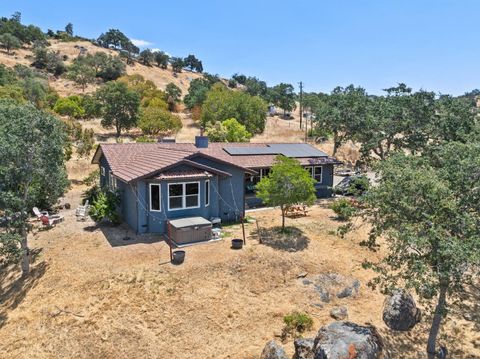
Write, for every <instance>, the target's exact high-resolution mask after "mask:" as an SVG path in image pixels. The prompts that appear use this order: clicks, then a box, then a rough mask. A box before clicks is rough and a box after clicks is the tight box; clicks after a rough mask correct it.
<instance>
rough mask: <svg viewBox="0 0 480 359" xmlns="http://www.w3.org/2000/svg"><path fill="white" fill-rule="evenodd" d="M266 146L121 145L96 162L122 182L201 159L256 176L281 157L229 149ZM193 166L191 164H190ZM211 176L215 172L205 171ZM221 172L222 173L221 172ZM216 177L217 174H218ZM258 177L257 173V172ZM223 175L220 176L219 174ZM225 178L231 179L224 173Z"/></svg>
mask: <svg viewBox="0 0 480 359" xmlns="http://www.w3.org/2000/svg"><path fill="white" fill-rule="evenodd" d="M267 146H268V144H265V143H228V144H227V143H219V142H213V143H209V145H208V148H197V147H195V145H194V144H193V143H121V144H117V143H115V144H102V145H100V146H99V148H98V149H97V152H96V153H95V156H94V158H93V160H92V162H93V163H98V162H99V160H100V156H101V154H102V153H103V155H104V156H105V157H106V159H107V161H108V163H109V165H110V167H111V170H112V172H113V174H114V175H115V176H117V177H118V178H120V179H122V180H124V181H127V182H130V181H133V180H136V179H139V178H145V177H153V178H159V177H155V176H157V174H158V173H160V172H162V170H168V169H170V168H171V167H172V166H174V165H175V164H177V163H179V162H182V161H183V162H186V161H188V160H189V159H191V158H195V157H197V156H206V157H211V158H213V159H217V160H219V161H221V162H225V163H228V164H231V165H234V166H237V167H240V168H242V169H244V170H245V171H246V172H252V170H251V169H258V168H262V167H270V166H272V164H273V163H274V161H275V158H276V157H277V155H272V154H261V155H234V156H232V155H230V154H229V153H228V152H226V151H225V148H226V147H267ZM297 159H298V160H299V161H300V163H301V164H302V165H322V164H337V163H339V162H338V161H337V160H336V159H335V158H333V157H329V156H318V157H302V158H297ZM188 162H189V163H188V164H191V161H188ZM203 170H206V171H207V172H212V171H210V170H214V169H211V168H203ZM217 171H218V170H217ZM214 173H215V172H214ZM253 173H254V172H253ZM216 174H219V173H216ZM221 175H229V174H228V173H225V172H223V173H221Z"/></svg>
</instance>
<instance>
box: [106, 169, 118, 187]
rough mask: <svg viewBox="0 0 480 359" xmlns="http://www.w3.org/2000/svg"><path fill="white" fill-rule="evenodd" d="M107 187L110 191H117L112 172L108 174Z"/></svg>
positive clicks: (115, 179)
mask: <svg viewBox="0 0 480 359" xmlns="http://www.w3.org/2000/svg"><path fill="white" fill-rule="evenodd" d="M108 187H109V188H110V190H112V191H114V190H116V189H117V178H116V177H115V176H114V175H113V173H112V171H110V172H108Z"/></svg>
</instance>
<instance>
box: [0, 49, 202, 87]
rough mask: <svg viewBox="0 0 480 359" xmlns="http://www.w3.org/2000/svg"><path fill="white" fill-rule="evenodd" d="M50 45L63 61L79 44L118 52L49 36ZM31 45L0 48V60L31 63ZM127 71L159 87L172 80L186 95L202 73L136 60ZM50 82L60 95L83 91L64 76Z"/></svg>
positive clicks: (75, 53)
mask: <svg viewBox="0 0 480 359" xmlns="http://www.w3.org/2000/svg"><path fill="white" fill-rule="evenodd" d="M50 44H51V46H50V49H51V50H55V51H58V52H59V53H60V54H61V55H66V56H67V57H68V58H67V60H66V61H65V62H66V64H71V63H72V61H73V60H74V59H75V58H76V57H77V56H78V54H79V53H80V50H79V48H80V47H83V48H85V49H87V53H92V54H93V53H95V52H97V51H101V52H105V53H107V54H110V55H118V52H117V51H115V50H110V49H105V48H102V47H100V46H96V45H93V44H92V43H91V42H88V41H75V42H62V41H58V40H50ZM32 58H33V55H32V49H31V48H30V47H28V48H22V49H18V50H15V51H14V52H13V53H12V54H10V55H8V54H7V53H5V52H3V51H1V52H0V63H2V64H4V65H6V66H8V67H13V66H15V65H16V64H22V65H26V66H30V64H31V63H32V61H33V60H32ZM127 74H129V75H133V74H139V75H142V76H143V77H144V78H145V79H147V80H151V81H153V82H154V83H155V85H157V86H158V87H159V88H160V89H162V90H163V89H165V87H166V86H167V84H169V83H170V82H173V83H174V84H175V85H177V86H178V87H180V89H181V90H182V95H185V94H186V93H187V91H188V87H189V84H190V81H191V80H193V79H195V78H198V77H201V76H202V75H201V74H198V73H195V72H191V71H187V70H183V72H181V73H179V74H178V75H177V77H175V76H173V72H172V71H171V70H170V69H167V70H163V69H161V68H159V67H157V66H144V65H141V64H139V63H135V64H133V65H128V66H127ZM49 83H50V86H51V87H52V88H54V89H55V90H56V91H57V92H58V93H59V95H61V96H70V95H73V94H77V93H82V90H81V89H80V87H79V86H77V85H76V84H75V83H74V82H73V81H70V80H67V79H65V78H63V77H60V78H55V77H54V76H51V75H50V76H49ZM97 87H98V84H97V85H95V84H92V85H88V86H87V88H86V89H85V93H87V92H93V91H95V90H96V88H97Z"/></svg>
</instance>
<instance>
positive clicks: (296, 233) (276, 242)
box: [252, 227, 310, 252]
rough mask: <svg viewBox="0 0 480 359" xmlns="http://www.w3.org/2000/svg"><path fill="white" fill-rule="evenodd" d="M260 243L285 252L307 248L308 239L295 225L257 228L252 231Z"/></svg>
mask: <svg viewBox="0 0 480 359" xmlns="http://www.w3.org/2000/svg"><path fill="white" fill-rule="evenodd" d="M252 234H253V235H256V236H257V237H258V239H259V242H260V243H261V244H264V245H266V246H269V247H271V248H274V249H278V250H282V251H286V252H299V251H303V250H305V249H307V248H308V245H309V243H310V239H309V238H308V237H307V236H305V234H304V233H303V231H302V230H301V229H298V228H297V227H285V230H282V227H272V228H259V229H258V231H257V230H255V231H253V233H252Z"/></svg>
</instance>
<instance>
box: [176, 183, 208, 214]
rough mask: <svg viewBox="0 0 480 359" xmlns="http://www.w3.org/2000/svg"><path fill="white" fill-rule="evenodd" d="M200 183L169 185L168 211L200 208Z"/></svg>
mask: <svg viewBox="0 0 480 359" xmlns="http://www.w3.org/2000/svg"><path fill="white" fill-rule="evenodd" d="M199 189H200V182H185V183H169V184H168V209H169V210H176V209H184V208H198V207H199V206H200V205H199V203H200V202H199V192H200V191H199Z"/></svg>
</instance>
